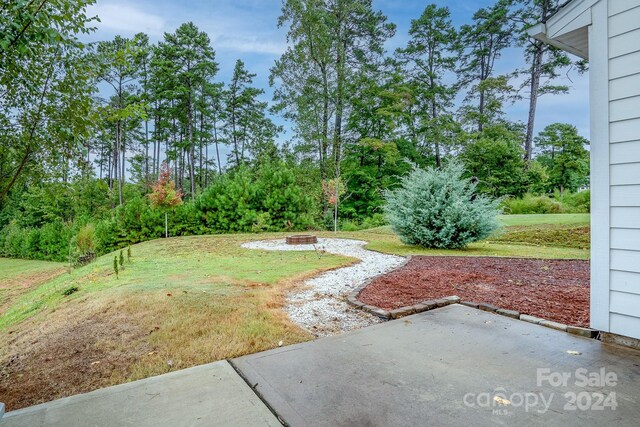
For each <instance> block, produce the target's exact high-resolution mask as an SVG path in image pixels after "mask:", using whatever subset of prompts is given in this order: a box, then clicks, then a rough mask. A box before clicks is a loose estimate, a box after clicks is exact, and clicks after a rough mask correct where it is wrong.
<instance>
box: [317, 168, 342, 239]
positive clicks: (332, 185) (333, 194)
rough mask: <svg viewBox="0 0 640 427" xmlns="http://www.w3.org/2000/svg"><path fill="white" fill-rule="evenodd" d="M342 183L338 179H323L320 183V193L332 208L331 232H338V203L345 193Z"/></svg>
mask: <svg viewBox="0 0 640 427" xmlns="http://www.w3.org/2000/svg"><path fill="white" fill-rule="evenodd" d="M346 190H347V189H346V188H345V185H344V183H343V182H342V180H341V179H340V178H334V179H325V180H324V181H322V192H323V193H324V198H325V200H326V201H327V203H328V204H329V206H331V207H332V208H333V232H334V233H337V232H338V204H339V203H340V197H341V196H342V195H344V193H345V192H346Z"/></svg>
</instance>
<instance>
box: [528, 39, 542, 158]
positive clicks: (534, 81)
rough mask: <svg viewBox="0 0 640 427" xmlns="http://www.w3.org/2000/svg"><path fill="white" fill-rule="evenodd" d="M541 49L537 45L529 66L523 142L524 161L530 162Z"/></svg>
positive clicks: (540, 69)
mask: <svg viewBox="0 0 640 427" xmlns="http://www.w3.org/2000/svg"><path fill="white" fill-rule="evenodd" d="M543 53H544V52H543V48H542V46H541V45H538V47H537V49H536V53H535V55H534V56H533V64H532V65H531V87H530V89H529V90H530V95H529V96H530V98H529V117H528V119H527V135H526V137H525V140H524V160H525V161H526V162H527V165H528V164H529V162H531V158H532V155H533V128H534V125H535V120H536V108H537V105H538V89H539V87H540V74H541V73H542V55H543Z"/></svg>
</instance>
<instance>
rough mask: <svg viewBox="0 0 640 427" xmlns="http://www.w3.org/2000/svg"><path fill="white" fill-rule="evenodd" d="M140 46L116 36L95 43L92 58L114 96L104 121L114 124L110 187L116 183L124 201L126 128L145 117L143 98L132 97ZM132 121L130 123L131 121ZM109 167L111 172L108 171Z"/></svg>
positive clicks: (120, 197) (109, 103)
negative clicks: (109, 39)
mask: <svg viewBox="0 0 640 427" xmlns="http://www.w3.org/2000/svg"><path fill="white" fill-rule="evenodd" d="M140 49H141V46H140V44H139V43H138V41H137V40H131V39H127V38H124V37H121V36H116V37H115V38H114V39H113V40H111V41H104V42H99V43H98V44H97V45H96V49H95V54H94V58H95V61H96V63H97V72H98V78H99V79H100V80H101V81H103V82H105V83H107V84H108V85H109V86H111V88H112V89H113V92H114V93H113V96H112V97H111V98H110V99H109V101H108V102H107V103H106V106H105V110H106V116H107V120H108V121H109V122H110V123H111V125H112V126H113V135H114V141H113V146H112V148H111V150H109V153H110V154H111V156H112V158H113V162H112V168H110V170H109V187H110V188H112V189H113V185H114V182H113V181H116V182H117V187H118V201H119V203H120V204H123V202H124V197H123V193H122V187H123V185H124V177H125V173H126V160H127V157H126V150H127V145H128V142H130V141H127V138H126V134H127V132H126V131H127V129H129V128H135V127H136V126H137V124H138V122H139V121H140V120H141V119H144V120H146V106H145V103H144V100H142V99H139V98H138V97H136V96H133V93H132V91H133V90H134V87H133V85H134V82H135V81H136V79H137V78H138V75H139V71H140V68H139V63H138V62H137V60H136V59H137V58H139V56H140ZM132 122H133V123H132ZM111 169H112V170H113V174H111Z"/></svg>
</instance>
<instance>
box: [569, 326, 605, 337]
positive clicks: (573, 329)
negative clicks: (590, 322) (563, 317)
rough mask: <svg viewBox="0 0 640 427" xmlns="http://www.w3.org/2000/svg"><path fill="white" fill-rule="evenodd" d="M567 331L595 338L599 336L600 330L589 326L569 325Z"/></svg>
mask: <svg viewBox="0 0 640 427" xmlns="http://www.w3.org/2000/svg"><path fill="white" fill-rule="evenodd" d="M567 332H569V333H570V334H573V335H579V336H581V337H586V338H595V337H597V336H598V331H596V330H594V329H589V328H581V327H580V326H569V325H567Z"/></svg>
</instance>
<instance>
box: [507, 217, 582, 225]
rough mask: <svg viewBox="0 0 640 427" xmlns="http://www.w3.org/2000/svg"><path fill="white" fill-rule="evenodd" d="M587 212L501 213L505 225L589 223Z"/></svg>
mask: <svg viewBox="0 0 640 427" xmlns="http://www.w3.org/2000/svg"><path fill="white" fill-rule="evenodd" d="M590 217H591V216H590V215H589V214H544V215H501V216H500V221H501V222H502V223H503V224H504V225H505V226H515V225H589V219H590Z"/></svg>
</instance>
